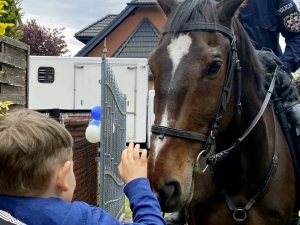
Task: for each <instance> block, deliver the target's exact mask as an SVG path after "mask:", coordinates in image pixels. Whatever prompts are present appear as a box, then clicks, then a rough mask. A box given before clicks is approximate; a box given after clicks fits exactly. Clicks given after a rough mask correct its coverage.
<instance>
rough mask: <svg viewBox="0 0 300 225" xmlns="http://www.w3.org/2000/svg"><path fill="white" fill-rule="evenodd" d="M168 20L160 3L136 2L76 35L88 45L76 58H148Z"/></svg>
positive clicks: (133, 1) (150, 0) (146, 0)
mask: <svg viewBox="0 0 300 225" xmlns="http://www.w3.org/2000/svg"><path fill="white" fill-rule="evenodd" d="M165 21H166V17H165V15H164V13H163V12H162V10H161V9H160V7H159V6H158V5H157V3H156V0H132V1H131V2H130V3H127V7H126V8H125V9H124V10H123V11H122V12H121V13H120V14H119V15H107V16H105V17H104V18H102V19H100V20H98V21H96V22H95V23H93V24H91V25H89V26H88V27H86V28H84V29H82V30H80V31H78V32H77V33H76V34H75V35H74V36H75V38H76V39H77V40H79V41H81V42H82V43H84V44H86V45H85V46H84V47H83V48H82V49H81V50H80V51H79V52H78V53H77V54H76V56H84V57H95V56H101V55H102V51H103V48H104V42H106V48H107V49H108V53H107V56H108V57H123V58H145V57H148V55H149V53H150V52H151V51H152V50H153V49H154V48H155V47H156V46H157V44H158V41H159V37H160V33H161V31H162V30H163V26H164V24H165Z"/></svg>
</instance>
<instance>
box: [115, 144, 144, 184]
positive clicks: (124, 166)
mask: <svg viewBox="0 0 300 225" xmlns="http://www.w3.org/2000/svg"><path fill="white" fill-rule="evenodd" d="M139 149H140V145H139V144H137V145H135V146H134V144H133V143H130V144H129V146H128V147H127V148H126V149H124V151H123V152H122V156H121V162H120V165H119V167H118V170H119V173H120V175H121V177H122V179H123V181H124V182H125V183H128V182H130V181H132V180H134V179H136V178H140V177H147V150H143V152H142V155H141V156H140V153H139Z"/></svg>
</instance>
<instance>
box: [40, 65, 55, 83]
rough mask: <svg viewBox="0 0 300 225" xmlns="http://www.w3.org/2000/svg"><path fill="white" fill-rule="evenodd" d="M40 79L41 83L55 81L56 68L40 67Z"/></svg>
mask: <svg viewBox="0 0 300 225" xmlns="http://www.w3.org/2000/svg"><path fill="white" fill-rule="evenodd" d="M38 81H39V82H40V83H53V82H54V68H53V67H45V66H43V67H39V69H38Z"/></svg>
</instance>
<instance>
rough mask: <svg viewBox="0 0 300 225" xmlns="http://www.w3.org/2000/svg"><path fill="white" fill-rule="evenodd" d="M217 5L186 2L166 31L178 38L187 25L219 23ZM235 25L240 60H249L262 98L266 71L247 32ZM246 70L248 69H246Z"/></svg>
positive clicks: (210, 0) (196, 0)
mask: <svg viewBox="0 0 300 225" xmlns="http://www.w3.org/2000/svg"><path fill="white" fill-rule="evenodd" d="M217 3H218V1H214V0H185V1H183V2H182V3H181V4H179V5H178V6H177V8H176V9H175V10H173V12H172V13H171V15H170V16H169V19H168V21H167V23H166V25H165V30H169V31H172V34H173V35H174V36H177V35H178V34H179V33H180V30H182V27H183V26H184V24H186V23H193V22H200V23H201V22H207V23H218V16H217ZM233 21H234V24H233V25H235V26H236V28H237V29H236V32H238V34H236V35H240V40H241V41H240V45H241V49H243V51H240V52H239V53H238V54H239V58H240V59H247V65H249V68H247V71H248V72H249V73H252V74H253V75H254V76H255V80H256V84H257V90H258V94H259V96H260V97H261V98H262V97H263V96H264V95H265V94H266V91H265V89H264V88H263V83H264V76H263V75H264V74H265V72H264V70H263V69H262V68H263V67H262V65H261V63H260V62H259V61H258V59H257V57H256V53H255V49H254V47H253V45H252V44H251V40H250V38H249V37H248V35H247V33H246V31H245V30H244V29H243V27H242V25H241V24H240V23H239V21H238V20H237V19H236V18H234V20H233ZM244 69H246V68H244ZM250 71H251V72H250Z"/></svg>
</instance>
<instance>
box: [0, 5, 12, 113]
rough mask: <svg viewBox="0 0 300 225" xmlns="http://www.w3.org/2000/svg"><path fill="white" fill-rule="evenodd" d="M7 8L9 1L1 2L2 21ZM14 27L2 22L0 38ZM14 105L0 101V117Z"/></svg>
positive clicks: (0, 15) (0, 72)
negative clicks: (9, 28) (8, 29)
mask: <svg viewBox="0 0 300 225" xmlns="http://www.w3.org/2000/svg"><path fill="white" fill-rule="evenodd" d="M5 6H8V3H7V1H1V0H0V19H1V18H2V16H3V15H5V14H6V13H7V12H6V10H5V9H3V8H4V7H5ZM13 26H14V24H13V23H3V22H2V21H0V37H1V36H3V35H4V34H5V31H6V28H8V27H13ZM0 74H3V71H0ZM12 104H13V102H12V101H5V102H1V101H0V116H4V115H5V114H6V113H7V111H8V110H9V106H10V105H12Z"/></svg>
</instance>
